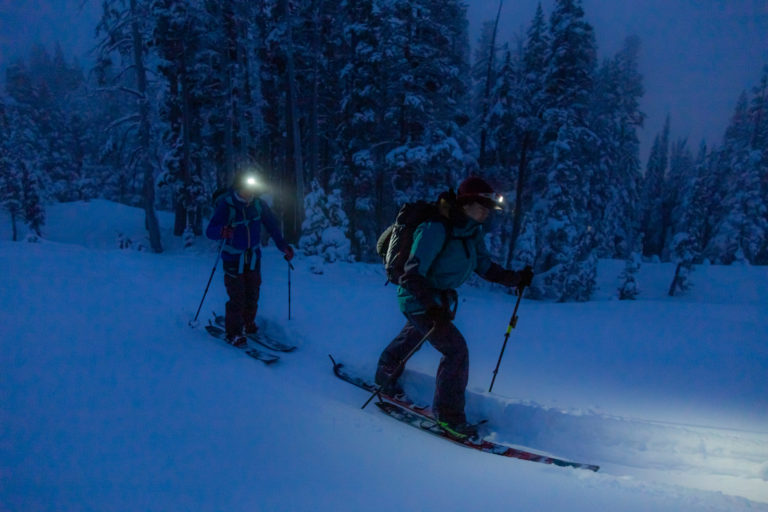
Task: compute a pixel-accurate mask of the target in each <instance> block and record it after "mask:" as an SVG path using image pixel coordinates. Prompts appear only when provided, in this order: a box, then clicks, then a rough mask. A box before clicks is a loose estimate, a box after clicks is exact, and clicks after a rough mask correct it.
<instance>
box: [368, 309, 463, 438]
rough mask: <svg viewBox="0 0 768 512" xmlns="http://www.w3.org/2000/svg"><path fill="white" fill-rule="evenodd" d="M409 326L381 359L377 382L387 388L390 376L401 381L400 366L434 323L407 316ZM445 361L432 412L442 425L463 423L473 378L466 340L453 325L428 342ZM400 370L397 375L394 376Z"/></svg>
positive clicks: (440, 328)
mask: <svg viewBox="0 0 768 512" xmlns="http://www.w3.org/2000/svg"><path fill="white" fill-rule="evenodd" d="M405 317H406V318H407V319H408V322H407V323H406V324H405V327H403V329H402V330H401V331H400V334H398V335H397V336H395V339H393V340H392V342H391V343H390V344H389V345H388V346H387V348H385V349H384V352H382V354H381V357H379V365H378V368H377V371H376V382H377V383H378V384H383V383H384V382H385V381H386V379H387V378H388V377H389V376H390V375H393V376H394V380H397V379H398V378H399V377H400V375H401V374H402V373H403V371H404V369H405V368H404V366H405V365H403V366H401V367H400V369H399V370H397V365H398V364H399V363H400V361H402V360H403V358H404V357H405V356H407V355H408V353H409V352H410V351H411V350H413V347H415V346H416V344H417V343H418V342H419V341H420V340H421V339H422V338H423V337H424V335H426V334H427V332H428V331H429V330H430V329H431V328H432V321H431V320H429V319H428V318H427V317H426V316H425V315H411V314H407V313H406V315H405ZM428 341H429V342H430V343H431V344H432V346H433V347H435V348H436V349H437V351H438V352H440V353H441V354H442V355H443V357H442V359H441V360H440V366H439V367H438V368H437V378H436V381H437V382H436V384H435V396H434V400H433V403H432V408H433V410H434V412H435V415H436V417H437V418H438V419H439V420H441V421H447V422H450V423H460V422H463V421H466V416H465V414H464V400H465V399H464V391H465V389H466V387H467V380H468V378H469V351H468V350H467V342H466V340H464V336H462V335H461V332H459V330H458V329H457V328H456V326H455V325H453V323H452V322H441V323H439V324H438V326H437V329H436V330H435V332H434V333H433V335H432V336H431V337H430V338H429V340H428ZM396 370H397V373H396V374H394V372H395V371H396Z"/></svg>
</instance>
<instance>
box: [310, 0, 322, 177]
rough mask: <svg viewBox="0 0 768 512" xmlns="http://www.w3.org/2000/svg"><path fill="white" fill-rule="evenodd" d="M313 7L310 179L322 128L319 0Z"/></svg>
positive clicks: (317, 155) (315, 168) (313, 171)
mask: <svg viewBox="0 0 768 512" xmlns="http://www.w3.org/2000/svg"><path fill="white" fill-rule="evenodd" d="M312 3H313V9H312V16H313V20H312V21H313V23H314V25H313V27H312V49H313V52H314V53H313V55H312V102H311V104H310V111H309V158H308V163H309V177H310V179H313V178H316V177H317V168H318V161H319V157H320V142H319V140H320V138H319V136H318V131H319V129H320V127H319V115H318V103H319V101H320V100H319V95H320V92H319V89H320V85H319V82H320V78H319V76H318V75H319V73H320V70H319V66H318V63H319V62H320V48H321V45H320V34H319V32H320V20H319V19H318V17H319V12H318V9H319V7H318V5H317V4H318V2H317V1H313V2H312Z"/></svg>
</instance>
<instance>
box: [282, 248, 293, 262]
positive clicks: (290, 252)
mask: <svg viewBox="0 0 768 512" xmlns="http://www.w3.org/2000/svg"><path fill="white" fill-rule="evenodd" d="M283 254H285V256H283V258H285V261H291V260H292V259H293V256H294V252H293V247H291V246H290V245H286V246H285V249H284V250H283Z"/></svg>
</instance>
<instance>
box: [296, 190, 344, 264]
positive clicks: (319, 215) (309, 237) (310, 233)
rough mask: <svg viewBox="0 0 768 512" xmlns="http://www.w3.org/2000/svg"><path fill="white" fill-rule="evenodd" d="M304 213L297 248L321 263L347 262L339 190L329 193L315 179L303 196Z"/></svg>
mask: <svg viewBox="0 0 768 512" xmlns="http://www.w3.org/2000/svg"><path fill="white" fill-rule="evenodd" d="M305 211H306V212H307V215H306V217H305V219H304V222H303V223H302V226H301V230H302V236H301V238H300V239H299V249H301V250H302V251H303V252H304V254H305V255H307V256H316V257H317V259H319V260H321V261H323V262H325V263H333V262H335V261H350V260H351V259H352V258H351V254H350V249H351V244H350V241H349V239H348V238H347V235H346V233H347V230H348V228H349V219H348V218H347V215H346V214H345V213H344V209H343V208H342V200H341V192H340V191H339V190H338V189H337V190H334V191H333V192H332V193H331V194H330V195H327V194H326V193H325V190H323V188H322V187H321V186H320V184H319V183H317V182H316V181H315V182H313V183H312V191H311V192H310V193H309V194H307V197H306V199H305Z"/></svg>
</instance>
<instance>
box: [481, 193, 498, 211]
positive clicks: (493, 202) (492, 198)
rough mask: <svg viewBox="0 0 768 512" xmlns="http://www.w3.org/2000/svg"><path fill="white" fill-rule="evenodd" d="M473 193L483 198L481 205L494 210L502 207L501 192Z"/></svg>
mask: <svg viewBox="0 0 768 512" xmlns="http://www.w3.org/2000/svg"><path fill="white" fill-rule="evenodd" d="M474 195H475V196H477V197H480V198H482V199H484V201H483V206H486V207H488V208H491V209H494V210H501V209H502V208H503V207H504V196H502V195H501V194H497V193H496V192H480V193H478V194H474Z"/></svg>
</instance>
